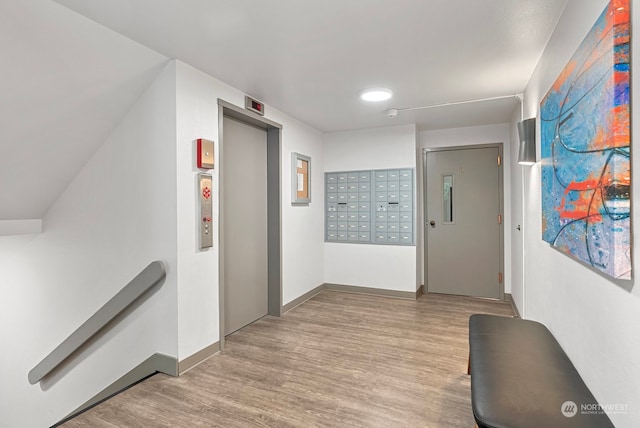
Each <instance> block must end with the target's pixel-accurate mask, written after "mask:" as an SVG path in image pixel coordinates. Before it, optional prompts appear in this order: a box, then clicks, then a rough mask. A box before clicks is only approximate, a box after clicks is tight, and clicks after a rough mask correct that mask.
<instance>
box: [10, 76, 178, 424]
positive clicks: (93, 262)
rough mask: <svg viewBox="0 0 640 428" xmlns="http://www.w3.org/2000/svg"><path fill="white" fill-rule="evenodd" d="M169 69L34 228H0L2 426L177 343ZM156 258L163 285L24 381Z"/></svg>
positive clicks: (34, 416) (32, 418) (50, 415)
mask: <svg viewBox="0 0 640 428" xmlns="http://www.w3.org/2000/svg"><path fill="white" fill-rule="evenodd" d="M174 78H175V77H174V69H173V67H172V66H171V65H170V66H168V67H166V68H165V69H164V70H163V71H162V73H161V74H160V76H159V77H158V79H157V80H156V81H155V82H154V83H153V84H152V85H151V87H150V88H149V89H148V90H147V91H146V92H145V93H144V95H143V96H142V97H141V98H140V99H139V101H138V102H137V103H136V104H135V106H134V107H133V108H132V109H131V111H130V112H129V113H128V114H127V115H126V117H125V118H124V120H123V121H122V122H121V123H120V125H119V126H118V127H117V128H116V129H114V130H113V132H112V133H111V135H110V136H109V137H108V139H107V140H106V141H105V142H104V144H103V145H102V146H101V148H100V149H99V150H98V151H97V152H96V153H95V155H94V156H93V157H92V158H91V159H90V160H89V162H88V163H87V164H86V165H85V166H84V168H82V170H81V172H80V173H79V174H78V176H77V177H76V178H75V179H74V180H73V181H72V182H71V184H70V185H69V186H68V188H67V189H66V190H65V191H64V193H63V194H62V195H61V196H60V198H59V199H58V200H57V201H56V202H55V204H54V205H53V206H52V207H51V208H50V209H49V211H48V212H47V214H46V215H45V217H44V225H45V227H44V232H43V233H42V234H40V235H31V236H24V237H0V248H3V247H4V248H5V250H3V251H2V252H3V253H5V254H6V252H8V249H7V248H8V247H11V256H10V257H4V256H5V254H2V256H3V257H0V292H1V293H2V299H0V302H1V303H0V337H1V338H2V352H1V353H0V379H2V382H0V397H2V398H1V399H0V415H2V416H1V419H2V422H1V423H0V424H1V425H3V426H20V427H43V426H50V425H52V424H54V423H56V422H57V421H58V420H60V419H61V418H62V417H64V416H66V415H67V414H68V413H69V412H71V411H73V410H74V409H75V408H77V407H78V406H79V405H81V404H82V403H83V402H85V401H86V400H87V399H89V398H90V397H92V396H93V395H94V394H96V393H98V392H99V391H101V390H102V389H103V388H104V387H106V386H107V385H109V384H111V383H112V382H113V381H115V380H116V379H117V378H119V377H120V376H121V375H122V374H124V373H126V372H128V371H129V370H130V369H131V368H133V367H135V366H136V365H138V364H139V363H141V362H142V361H144V360H145V359H146V358H148V357H149V356H150V355H152V354H154V353H156V352H162V353H164V354H167V355H172V356H175V355H176V353H177V341H176V337H177V324H176V233H175V223H176V214H175V205H176V200H175V193H176V188H175V178H174V177H175V160H174V159H175V154H174V145H175V119H174V118H175V91H174ZM38 174H39V175H40V176H41V179H42V180H46V179H47V172H46V171H39V172H38ZM7 240H8V241H7ZM16 240H19V242H18V241H16ZM153 260H162V261H163V262H164V263H165V265H166V268H167V278H166V281H165V282H164V284H162V286H161V287H159V288H156V291H155V292H154V293H153V294H152V295H151V296H149V297H148V298H147V299H146V300H145V301H144V302H142V303H141V304H140V305H139V307H138V308H136V309H135V311H133V312H131V313H130V314H129V315H128V316H127V317H125V318H124V319H122V320H121V321H120V322H119V323H118V324H117V325H115V326H114V327H113V328H111V329H110V330H108V331H106V332H105V333H104V334H102V335H100V336H99V338H98V339H97V340H95V341H94V342H92V343H91V344H90V346H88V347H87V348H85V350H84V351H83V352H82V353H80V354H79V355H77V356H76V357H74V358H73V359H71V360H70V361H69V362H68V363H66V364H65V365H64V367H63V369H62V370H60V371H58V372H56V374H55V375H54V376H52V377H50V378H48V379H47V380H45V381H43V382H41V383H40V384H36V385H30V384H29V383H28V381H27V374H28V372H29V371H30V370H31V369H32V368H33V367H34V366H35V365H36V364H38V363H39V362H40V360H41V359H42V358H44V357H45V356H46V355H47V354H48V353H49V352H50V351H52V350H53V349H54V348H55V347H56V346H57V345H58V344H60V343H61V342H62V341H63V340H64V339H65V338H66V337H67V336H68V335H70V334H71V333H72V332H73V331H74V330H75V329H76V328H78V327H79V326H80V325H81V324H82V323H83V322H84V321H86V320H87V319H88V318H89V317H90V316H91V315H93V314H94V313H95V312H96V311H97V310H98V309H99V308H100V307H101V306H102V305H103V304H105V303H106V302H107V301H108V300H109V299H110V298H111V297H113V296H114V295H115V294H116V293H117V292H118V291H119V290H120V289H122V287H124V286H125V285H126V284H127V283H128V282H129V281H130V280H131V279H132V278H133V277H134V276H135V275H137V274H138V273H139V272H140V271H141V270H142V269H143V268H144V267H146V266H147V264H149V263H150V262H152V261H153Z"/></svg>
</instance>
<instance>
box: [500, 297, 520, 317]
mask: <svg viewBox="0 0 640 428" xmlns="http://www.w3.org/2000/svg"><path fill="white" fill-rule="evenodd" d="M504 300H506V301H507V302H508V303H509V304H510V305H511V309H513V312H514V313H515V314H516V316H515V317H516V318H522V317H521V316H520V312H518V307H517V306H516V302H514V301H513V296H512V295H511V294H510V293H504Z"/></svg>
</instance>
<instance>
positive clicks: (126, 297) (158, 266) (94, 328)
mask: <svg viewBox="0 0 640 428" xmlns="http://www.w3.org/2000/svg"><path fill="white" fill-rule="evenodd" d="M165 276H166V272H165V269H164V265H163V264H162V262H160V261H155V262H152V263H151V264H150V265H149V266H147V267H146V268H144V270H143V271H142V272H140V273H139V274H138V275H137V276H136V277H135V278H133V279H132V280H131V281H130V282H129V283H128V284H127V285H126V286H125V287H124V288H123V289H122V290H120V291H119V292H118V294H116V295H115V296H113V297H112V298H111V299H110V300H109V301H108V302H107V303H105V305H104V306H102V307H101V308H100V309H98V312H96V313H95V314H93V315H92V316H91V318H89V319H88V320H87V321H85V322H84V323H83V324H82V325H81V326H80V327H78V329H77V330H76V331H74V332H73V333H71V336H69V337H67V338H66V339H65V340H64V341H63V342H62V343H61V344H60V345H58V346H57V347H56V349H54V350H53V351H51V353H50V354H49V355H47V356H46V357H45V358H44V359H43V360H42V361H40V362H39V363H38V365H36V366H35V367H34V368H33V369H31V371H30V372H29V383H30V384H31V385H34V384H36V383H37V382H39V381H40V380H41V379H42V378H43V377H45V376H46V375H47V374H49V373H51V371H53V370H54V369H55V368H56V367H58V366H59V365H60V364H61V363H62V362H63V361H64V360H66V359H67V358H68V357H69V356H70V355H71V354H72V353H74V352H75V351H76V350H77V349H78V348H79V347H80V346H82V344H83V343H85V342H86V341H87V340H89V339H90V338H91V337H92V336H93V335H95V334H96V333H97V332H99V331H100V330H101V329H102V328H103V327H104V326H105V325H107V323H108V322H109V321H111V320H112V319H114V318H115V317H116V316H117V315H118V314H119V313H120V312H122V311H124V310H125V309H126V308H127V307H128V306H129V305H131V304H132V303H133V302H135V301H136V300H137V299H138V298H139V297H140V296H142V295H143V294H144V293H145V292H147V290H149V289H150V288H151V287H153V286H154V285H156V284H157V283H158V282H160V281H162V279H164V277H165Z"/></svg>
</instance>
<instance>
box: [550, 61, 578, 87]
mask: <svg viewBox="0 0 640 428" xmlns="http://www.w3.org/2000/svg"><path fill="white" fill-rule="evenodd" d="M575 68H576V62H575V61H573V60H571V61H569V63H568V64H567V66H566V67H565V68H564V70H562V73H560V76H558V79H557V80H556V81H555V82H554V83H553V90H554V91H556V92H560V90H561V89H562V85H564V83H565V82H566V81H567V79H568V78H569V77H570V76H571V74H572V73H573V70H575Z"/></svg>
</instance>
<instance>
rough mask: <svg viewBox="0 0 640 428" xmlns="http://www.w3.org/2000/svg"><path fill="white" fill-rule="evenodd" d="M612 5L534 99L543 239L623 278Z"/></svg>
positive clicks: (621, 144) (626, 155)
mask: <svg viewBox="0 0 640 428" xmlns="http://www.w3.org/2000/svg"><path fill="white" fill-rule="evenodd" d="M618 3H619V2H618ZM618 6H619V5H618ZM626 6H628V2H627V5H626ZM616 10H617V7H616V8H613V6H612V4H609V6H608V7H607V9H605V11H604V12H603V13H602V15H601V16H600V17H599V18H598V20H597V21H596V24H595V25H594V27H593V28H592V30H591V31H590V32H589V34H588V35H587V37H586V38H585V40H584V41H583V42H582V44H581V45H580V47H579V48H578V50H577V51H576V53H575V54H574V56H573V57H572V58H571V61H570V62H569V64H568V65H567V68H566V69H565V71H564V72H563V73H562V74H561V77H559V78H558V80H557V81H556V82H555V83H554V85H553V87H552V88H551V90H550V91H549V92H548V93H547V95H546V96H545V98H544V99H543V100H542V103H541V105H540V133H541V141H542V149H541V152H542V159H543V162H542V170H541V180H542V225H543V227H542V238H543V239H544V240H545V241H546V242H549V243H550V244H551V245H553V246H555V247H557V248H558V249H560V250H561V251H564V252H566V253H567V254H571V255H572V256H574V257H576V258H578V259H580V260H582V261H585V262H587V263H589V264H590V265H591V266H593V267H595V268H597V269H599V270H601V271H603V272H605V273H606V274H608V275H611V276H613V277H616V278H624V279H629V278H630V277H631V260H630V254H631V239H630V213H631V204H630V190H629V189H630V183H631V163H630V149H629V144H630V140H629V128H630V126H629V98H630V97H629V94H630V88H629V74H630V68H629V64H628V58H629V44H628V43H627V41H628V36H629V34H628V28H629V25H628V23H627V25H625V23H624V22H623V23H622V25H619V24H621V23H620V22H618V21H619V20H620V16H622V15H620V16H617V15H616ZM627 10H628V9H627ZM627 16H628V15H627ZM608 20H612V21H613V23H614V24H616V25H612V22H609V21H608ZM611 29H614V31H610V30H611ZM605 30H609V32H608V33H607V34H604V33H603V31H605Z"/></svg>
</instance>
